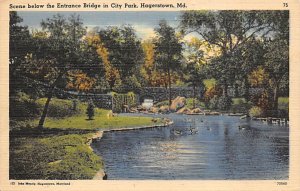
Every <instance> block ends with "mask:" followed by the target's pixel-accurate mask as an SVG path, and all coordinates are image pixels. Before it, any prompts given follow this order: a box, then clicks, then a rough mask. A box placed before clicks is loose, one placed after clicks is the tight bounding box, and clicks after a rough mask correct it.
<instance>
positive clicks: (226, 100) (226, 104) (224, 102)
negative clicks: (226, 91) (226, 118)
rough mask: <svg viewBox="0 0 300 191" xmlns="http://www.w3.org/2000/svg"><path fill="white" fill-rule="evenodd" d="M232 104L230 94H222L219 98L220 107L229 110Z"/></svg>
mask: <svg viewBox="0 0 300 191" xmlns="http://www.w3.org/2000/svg"><path fill="white" fill-rule="evenodd" d="M230 106H231V98H230V97H229V96H221V97H219V99H218V109H220V110H223V111H224V110H229V108H230Z"/></svg>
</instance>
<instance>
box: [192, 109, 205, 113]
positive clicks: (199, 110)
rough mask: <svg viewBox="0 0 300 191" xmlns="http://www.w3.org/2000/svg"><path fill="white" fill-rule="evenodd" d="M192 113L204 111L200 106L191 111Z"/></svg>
mask: <svg viewBox="0 0 300 191" xmlns="http://www.w3.org/2000/svg"><path fill="white" fill-rule="evenodd" d="M191 113H203V111H202V110H201V109H200V108H195V109H193V110H192V111H191Z"/></svg>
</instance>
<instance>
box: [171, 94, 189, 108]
mask: <svg viewBox="0 0 300 191" xmlns="http://www.w3.org/2000/svg"><path fill="white" fill-rule="evenodd" d="M185 103H186V99H185V97H180V96H178V97H176V98H175V99H174V100H173V101H172V104H171V106H170V110H171V111H177V110H179V109H180V108H182V107H184V105H185Z"/></svg>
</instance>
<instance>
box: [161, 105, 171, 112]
mask: <svg viewBox="0 0 300 191" xmlns="http://www.w3.org/2000/svg"><path fill="white" fill-rule="evenodd" d="M159 112H160V113H168V112H169V106H167V105H163V106H161V107H160V108H159Z"/></svg>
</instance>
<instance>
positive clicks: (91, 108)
mask: <svg viewBox="0 0 300 191" xmlns="http://www.w3.org/2000/svg"><path fill="white" fill-rule="evenodd" d="M86 114H87V116H88V118H89V120H92V119H93V117H94V116H95V106H94V104H93V102H92V101H89V103H88V106H87V109H86Z"/></svg>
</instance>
